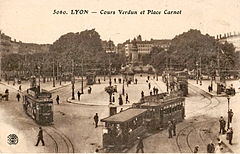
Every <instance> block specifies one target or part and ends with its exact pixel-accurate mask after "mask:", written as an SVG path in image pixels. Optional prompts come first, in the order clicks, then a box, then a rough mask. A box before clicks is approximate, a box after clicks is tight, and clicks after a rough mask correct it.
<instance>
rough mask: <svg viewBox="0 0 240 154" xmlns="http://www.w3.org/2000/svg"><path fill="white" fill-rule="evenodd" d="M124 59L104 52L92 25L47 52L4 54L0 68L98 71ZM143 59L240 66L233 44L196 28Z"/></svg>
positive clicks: (160, 63)
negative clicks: (223, 41)
mask: <svg viewBox="0 0 240 154" xmlns="http://www.w3.org/2000/svg"><path fill="white" fill-rule="evenodd" d="M218 58H219V61H218ZM126 59H127V57H125V54H124V53H122V54H116V53H106V52H105V51H104V50H103V47H102V40H101V38H100V35H99V34H98V33H97V32H96V31H95V29H92V30H85V31H82V32H80V33H67V34H65V35H62V36H61V37H60V38H59V39H58V40H56V41H55V42H54V43H53V44H52V45H51V47H50V52H48V53H35V54H31V55H30V54H21V55H20V54H10V55H6V56H4V58H3V59H2V69H3V70H4V71H13V70H15V71H27V72H28V74H34V73H36V71H37V69H38V68H39V67H40V68H41V72H45V74H46V75H50V74H52V70H53V67H54V66H53V65H55V69H56V68H57V67H59V68H60V69H61V71H62V72H71V71H72V67H73V65H74V70H75V71H77V72H80V71H81V70H82V66H83V67H84V71H89V70H92V69H93V70H98V71H99V73H108V71H109V66H110V67H111V68H112V69H113V70H117V71H118V70H119V69H120V68H121V65H122V64H125V63H126ZM142 60H143V63H144V64H151V65H153V66H154V68H156V69H157V70H159V71H160V72H162V71H163V70H164V69H165V68H170V67H172V68H179V69H183V68H188V69H189V70H193V69H196V67H197V64H200V63H201V66H202V69H203V72H204V71H205V72H209V71H211V70H214V69H216V68H218V62H219V64H220V67H221V69H239V66H240V65H239V53H237V52H235V48H234V46H233V44H229V43H227V42H225V43H219V42H218V41H217V40H216V39H214V37H211V36H209V35H208V34H206V35H203V34H201V32H200V31H199V30H189V31H188V32H185V33H183V34H180V35H178V36H176V37H175V38H173V39H172V41H171V45H170V47H169V48H168V49H167V50H166V49H165V50H164V49H162V48H157V47H154V48H152V51H151V53H150V54H149V55H144V56H143V57H142Z"/></svg>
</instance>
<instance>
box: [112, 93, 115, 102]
mask: <svg viewBox="0 0 240 154" xmlns="http://www.w3.org/2000/svg"><path fill="white" fill-rule="evenodd" d="M112 102H113V103H115V96H114V94H113V96H112Z"/></svg>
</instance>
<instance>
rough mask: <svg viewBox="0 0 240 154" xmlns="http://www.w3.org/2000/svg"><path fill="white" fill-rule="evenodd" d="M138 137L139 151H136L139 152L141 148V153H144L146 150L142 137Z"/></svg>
mask: <svg viewBox="0 0 240 154" xmlns="http://www.w3.org/2000/svg"><path fill="white" fill-rule="evenodd" d="M137 139H138V145H137V151H136V153H138V152H139V150H141V153H144V150H143V148H144V146H143V141H142V138H140V137H137Z"/></svg>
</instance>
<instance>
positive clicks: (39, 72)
mask: <svg viewBox="0 0 240 154" xmlns="http://www.w3.org/2000/svg"><path fill="white" fill-rule="evenodd" d="M37 68H38V86H39V88H40V80H41V79H40V76H41V70H40V69H41V67H40V66H38V67H37Z"/></svg>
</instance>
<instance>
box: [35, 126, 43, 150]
mask: <svg viewBox="0 0 240 154" xmlns="http://www.w3.org/2000/svg"><path fill="white" fill-rule="evenodd" d="M40 141H41V142H42V146H44V145H45V144H44V140H43V130H42V127H39V132H38V140H37V144H36V145H35V146H38V143H39V142H40Z"/></svg>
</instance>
